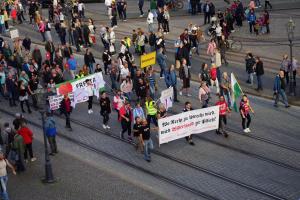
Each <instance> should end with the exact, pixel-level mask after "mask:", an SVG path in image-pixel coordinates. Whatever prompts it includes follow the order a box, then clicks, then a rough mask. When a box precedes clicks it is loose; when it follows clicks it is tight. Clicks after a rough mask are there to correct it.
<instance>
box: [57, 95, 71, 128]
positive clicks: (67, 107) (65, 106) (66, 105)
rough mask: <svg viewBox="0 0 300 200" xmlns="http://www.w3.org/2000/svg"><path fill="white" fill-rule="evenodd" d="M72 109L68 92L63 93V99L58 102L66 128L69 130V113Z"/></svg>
mask: <svg viewBox="0 0 300 200" xmlns="http://www.w3.org/2000/svg"><path fill="white" fill-rule="evenodd" d="M72 109H73V108H72V106H71V100H70V98H69V96H68V94H65V95H64V98H63V100H62V101H61V102H60V114H64V115H65V117H66V128H67V129H69V131H72V128H71V121H70V115H71V112H72Z"/></svg>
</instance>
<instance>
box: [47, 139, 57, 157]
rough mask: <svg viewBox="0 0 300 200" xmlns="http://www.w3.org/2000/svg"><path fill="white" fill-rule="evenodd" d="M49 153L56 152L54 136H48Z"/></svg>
mask: <svg viewBox="0 0 300 200" xmlns="http://www.w3.org/2000/svg"><path fill="white" fill-rule="evenodd" d="M48 142H49V145H50V150H51V153H57V145H56V139H55V136H48Z"/></svg>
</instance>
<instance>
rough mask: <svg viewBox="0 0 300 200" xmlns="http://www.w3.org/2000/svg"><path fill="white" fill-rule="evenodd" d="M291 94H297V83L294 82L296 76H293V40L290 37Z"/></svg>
mask: <svg viewBox="0 0 300 200" xmlns="http://www.w3.org/2000/svg"><path fill="white" fill-rule="evenodd" d="M289 42H290V45H289V46H290V95H294V96H295V95H296V94H295V84H294V77H293V41H292V40H291V39H290V40H289Z"/></svg>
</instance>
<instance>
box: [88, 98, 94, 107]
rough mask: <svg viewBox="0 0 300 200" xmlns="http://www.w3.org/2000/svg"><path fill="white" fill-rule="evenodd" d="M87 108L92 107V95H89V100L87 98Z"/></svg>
mask: <svg viewBox="0 0 300 200" xmlns="http://www.w3.org/2000/svg"><path fill="white" fill-rule="evenodd" d="M88 104H89V105H88V109H89V110H90V109H92V107H93V96H89V100H88Z"/></svg>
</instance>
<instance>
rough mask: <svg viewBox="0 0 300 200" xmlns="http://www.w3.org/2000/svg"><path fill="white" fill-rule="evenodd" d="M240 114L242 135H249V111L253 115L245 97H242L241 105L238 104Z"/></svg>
mask: <svg viewBox="0 0 300 200" xmlns="http://www.w3.org/2000/svg"><path fill="white" fill-rule="evenodd" d="M239 110H240V114H241V117H242V127H243V131H244V133H250V132H251V130H250V128H249V127H250V123H251V116H250V111H251V112H253V113H254V111H253V110H252V108H251V106H250V104H249V100H248V97H247V95H243V97H242V100H241V103H240V108H239Z"/></svg>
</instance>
